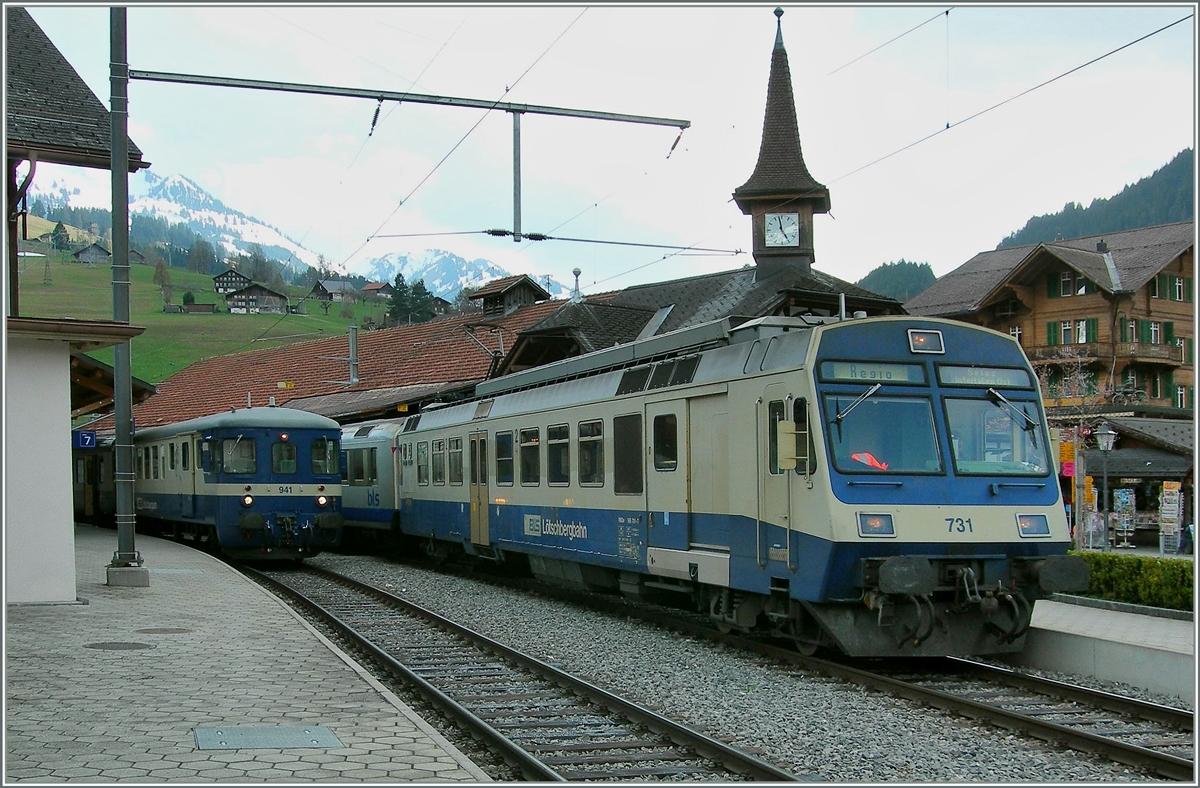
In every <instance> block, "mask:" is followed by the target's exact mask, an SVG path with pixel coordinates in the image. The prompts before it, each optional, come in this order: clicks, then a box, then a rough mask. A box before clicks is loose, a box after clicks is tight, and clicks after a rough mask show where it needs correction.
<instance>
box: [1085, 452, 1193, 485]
mask: <svg viewBox="0 0 1200 788" xmlns="http://www.w3.org/2000/svg"><path fill="white" fill-rule="evenodd" d="M1099 453H1100V452H1094V453H1093V455H1098V454H1099ZM1102 462H1104V460H1102V459H1100V458H1098V457H1095V456H1092V457H1089V459H1088V473H1091V474H1093V475H1095V476H1099V475H1100V474H1101V472H1102V471H1101V470H1100V469H1101V468H1102V467H1103V466H1102V465H1101V463H1102ZM1193 462H1194V458H1193V457H1192V455H1190V454H1187V455H1182V454H1176V453H1175V452H1170V451H1163V450H1162V449H1144V448H1132V449H1116V450H1114V451H1110V452H1109V453H1108V460H1107V463H1108V475H1109V478H1113V477H1124V478H1134V479H1137V478H1142V477H1147V478H1151V479H1162V478H1180V479H1181V478H1183V477H1185V476H1187V475H1188V471H1189V470H1191V468H1192V465H1193Z"/></svg>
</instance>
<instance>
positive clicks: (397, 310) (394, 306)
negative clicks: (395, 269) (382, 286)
mask: <svg viewBox="0 0 1200 788" xmlns="http://www.w3.org/2000/svg"><path fill="white" fill-rule="evenodd" d="M392 287H393V288H394V291H393V292H392V297H391V298H390V299H389V303H388V309H387V317H388V322H389V323H391V324H392V325H394V326H395V325H401V324H403V323H407V322H408V315H409V313H410V312H412V291H411V290H409V287H408V285H407V284H406V283H405V281H404V274H396V281H395V282H393V283H392Z"/></svg>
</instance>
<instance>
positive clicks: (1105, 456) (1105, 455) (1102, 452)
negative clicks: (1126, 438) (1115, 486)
mask: <svg viewBox="0 0 1200 788" xmlns="http://www.w3.org/2000/svg"><path fill="white" fill-rule="evenodd" d="M1100 456H1101V457H1103V459H1104V461H1103V470H1104V500H1103V501H1102V503H1103V506H1102V507H1101V508H1102V509H1103V511H1104V541H1103V542H1102V543H1101V544H1102V548H1101V549H1103V550H1107V549H1108V452H1107V451H1105V450H1104V449H1101V450H1100ZM1116 537H1117V534H1116V531H1114V532H1113V540H1114V541H1115V540H1116Z"/></svg>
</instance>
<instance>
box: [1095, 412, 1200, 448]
mask: <svg viewBox="0 0 1200 788" xmlns="http://www.w3.org/2000/svg"><path fill="white" fill-rule="evenodd" d="M1108 421H1109V423H1111V424H1112V425H1113V428H1114V429H1116V431H1117V432H1119V433H1121V434H1122V435H1128V436H1130V437H1132V438H1137V439H1138V440H1140V441H1142V442H1143V443H1148V444H1152V445H1154V446H1158V447H1159V448H1163V449H1166V450H1168V451H1173V452H1175V453H1176V454H1186V455H1188V456H1189V457H1191V456H1192V455H1193V454H1194V452H1195V449H1196V425H1195V423H1194V422H1192V421H1191V420H1190V419H1153V418H1131V417H1114V418H1110V419H1109V420H1108Z"/></svg>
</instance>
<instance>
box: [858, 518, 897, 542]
mask: <svg viewBox="0 0 1200 788" xmlns="http://www.w3.org/2000/svg"><path fill="white" fill-rule="evenodd" d="M858 535H859V536H895V535H896V529H895V528H894V527H893V526H892V516H891V515H890V514H863V513H859V515H858Z"/></svg>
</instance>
